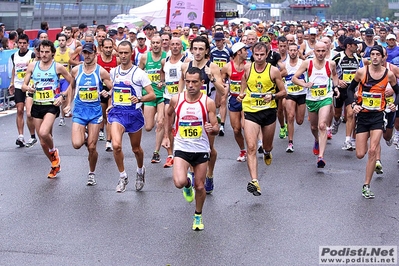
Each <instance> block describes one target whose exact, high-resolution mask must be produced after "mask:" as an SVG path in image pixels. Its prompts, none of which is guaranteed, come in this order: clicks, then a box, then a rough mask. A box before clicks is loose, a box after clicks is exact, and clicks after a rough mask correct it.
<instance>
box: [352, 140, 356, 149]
mask: <svg viewBox="0 0 399 266" xmlns="http://www.w3.org/2000/svg"><path fill="white" fill-rule="evenodd" d="M351 144H352V150H356V140H351Z"/></svg>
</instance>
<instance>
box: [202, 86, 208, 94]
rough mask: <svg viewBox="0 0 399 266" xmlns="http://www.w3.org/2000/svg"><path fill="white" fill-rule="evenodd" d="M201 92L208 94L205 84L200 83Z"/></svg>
mask: <svg viewBox="0 0 399 266" xmlns="http://www.w3.org/2000/svg"><path fill="white" fill-rule="evenodd" d="M201 92H202V94H204V95H208V92H207V90H206V85H202V87H201Z"/></svg>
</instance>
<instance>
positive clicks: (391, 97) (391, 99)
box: [385, 95, 395, 104]
mask: <svg viewBox="0 0 399 266" xmlns="http://www.w3.org/2000/svg"><path fill="white" fill-rule="evenodd" d="M385 101H386V102H387V104H390V103H394V102H395V99H394V98H393V95H391V96H387V97H385Z"/></svg>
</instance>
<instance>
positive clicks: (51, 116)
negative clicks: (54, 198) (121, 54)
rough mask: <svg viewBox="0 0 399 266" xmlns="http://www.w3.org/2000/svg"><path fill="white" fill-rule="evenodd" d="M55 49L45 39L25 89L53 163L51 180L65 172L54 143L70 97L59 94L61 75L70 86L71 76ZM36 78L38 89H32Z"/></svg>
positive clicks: (36, 127)
mask: <svg viewBox="0 0 399 266" xmlns="http://www.w3.org/2000/svg"><path fill="white" fill-rule="evenodd" d="M55 51H56V50H55V47H54V44H53V43H52V42H51V41H48V40H44V41H42V42H41V44H40V61H36V62H32V63H30V64H29V66H28V69H27V70H26V75H25V78H24V83H23V84H22V90H23V91H25V92H26V91H27V92H28V93H33V105H32V109H31V115H32V117H33V123H34V125H35V129H36V132H37V134H38V136H39V140H40V144H41V146H42V149H43V152H44V154H45V155H46V156H47V157H48V159H49V160H50V162H51V169H50V173H49V174H48V175H47V177H48V178H55V177H57V173H59V172H60V171H61V164H60V163H61V159H60V156H59V152H58V149H57V148H56V147H55V145H54V141H53V135H52V132H53V124H54V121H55V118H56V117H58V115H59V113H60V108H59V106H60V105H61V104H62V103H63V102H64V101H65V100H66V94H67V93H68V91H66V92H65V94H59V93H58V91H57V88H58V84H59V78H58V76H59V75H62V76H64V78H65V79H66V80H67V81H68V82H69V83H70V82H71V81H72V77H71V75H70V74H69V73H68V71H67V70H66V69H65V67H63V66H62V65H61V64H58V63H56V62H54V59H53V58H54V54H55ZM31 78H32V80H33V84H34V87H32V86H30V85H29V84H30V79H31Z"/></svg>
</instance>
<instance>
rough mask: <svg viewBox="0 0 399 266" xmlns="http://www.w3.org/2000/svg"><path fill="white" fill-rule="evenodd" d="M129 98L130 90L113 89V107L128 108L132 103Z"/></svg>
mask: <svg viewBox="0 0 399 266" xmlns="http://www.w3.org/2000/svg"><path fill="white" fill-rule="evenodd" d="M131 96H132V94H131V89H130V88H114V91H113V99H112V100H113V101H114V104H115V105H124V106H130V105H132V101H131V100H130V97H131Z"/></svg>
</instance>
